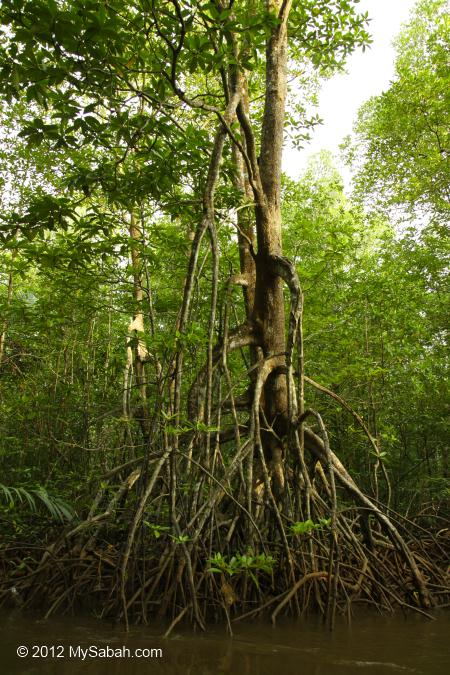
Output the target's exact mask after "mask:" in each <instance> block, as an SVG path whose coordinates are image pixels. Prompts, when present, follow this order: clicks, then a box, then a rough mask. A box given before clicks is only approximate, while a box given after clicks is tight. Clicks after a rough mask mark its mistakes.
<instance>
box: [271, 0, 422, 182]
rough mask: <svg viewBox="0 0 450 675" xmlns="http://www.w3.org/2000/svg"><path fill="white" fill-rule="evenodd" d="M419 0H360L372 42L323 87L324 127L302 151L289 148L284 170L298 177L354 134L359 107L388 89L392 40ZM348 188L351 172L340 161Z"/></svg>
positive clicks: (349, 60) (322, 115) (352, 57)
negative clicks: (318, 157)
mask: <svg viewBox="0 0 450 675" xmlns="http://www.w3.org/2000/svg"><path fill="white" fill-rule="evenodd" d="M415 4H416V0H361V2H360V3H359V11H364V12H365V11H368V12H369V16H370V18H371V22H370V24H369V31H370V33H371V36H372V39H373V43H372V45H371V46H370V48H368V49H366V51H365V52H362V50H361V49H360V50H358V51H357V52H356V53H354V54H353V55H352V56H351V57H350V58H349V59H348V61H347V67H346V71H347V72H346V74H339V75H335V76H334V77H332V78H331V79H330V80H328V81H327V82H325V83H324V84H323V86H322V90H321V93H320V95H319V108H318V114H319V116H320V117H321V118H322V119H323V121H324V123H323V125H322V126H320V127H318V128H316V130H315V131H314V135H313V138H312V140H311V142H310V143H309V144H308V145H307V146H305V148H304V149H303V150H301V151H298V150H293V149H289V148H286V150H285V153H284V162H283V168H284V170H285V171H286V172H287V173H288V174H289V175H290V176H292V177H293V178H297V177H298V176H299V174H300V173H301V172H302V171H303V170H304V168H305V167H306V165H307V162H308V158H309V157H311V155H313V154H315V153H317V152H319V151H320V150H322V149H327V150H330V151H331V152H333V153H338V146H339V144H340V143H341V142H342V139H343V138H344V136H346V135H347V134H349V133H351V131H352V126H353V123H354V121H355V120H356V115H357V112H358V109H359V107H360V106H361V104H362V103H364V101H366V100H367V99H368V98H370V97H371V96H374V95H376V94H380V93H381V92H382V91H383V90H385V89H387V88H388V86H389V82H390V80H391V79H392V76H393V74H394V59H395V50H394V49H393V47H392V41H393V39H394V38H395V37H396V36H397V35H398V33H399V32H400V29H401V26H402V24H403V23H405V22H407V21H408V18H409V15H410V12H411V9H412V8H413V7H414V5H415ZM337 164H338V166H339V168H340V170H341V172H342V174H343V176H344V180H345V183H346V186H347V187H349V186H350V183H351V175H350V172H349V170H348V169H347V168H346V167H342V166H341V165H340V164H339V163H338V162H337Z"/></svg>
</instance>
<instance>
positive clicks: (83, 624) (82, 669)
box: [0, 612, 450, 675]
mask: <svg viewBox="0 0 450 675" xmlns="http://www.w3.org/2000/svg"><path fill="white" fill-rule="evenodd" d="M0 622H1V628H2V630H1V632H0V672H3V673H6V674H8V675H9V673H11V674H13V673H23V674H24V675H34V674H35V673H36V674H39V675H42V674H45V675H47V674H48V675H56V674H57V675H72V674H73V675H75V674H76V673H83V675H91V674H92V675H93V674H94V673H95V675H117V674H118V673H127V675H128V674H129V675H147V674H148V675H150V674H152V675H227V674H228V673H229V674H230V675H231V674H232V675H349V674H350V675H351V674H352V673H356V674H359V673H360V674H361V675H395V673H405V675H407V674H408V673H417V674H423V675H448V673H449V672H450V657H449V648H448V643H449V639H450V630H449V629H450V616H449V615H448V614H443V615H440V616H439V617H438V620H437V621H433V622H432V621H428V620H427V619H425V618H422V617H417V616H409V617H408V618H407V619H404V618H403V617H401V616H395V617H379V616H374V615H369V616H368V615H364V616H362V617H359V618H358V619H354V621H353V624H352V626H351V627H349V626H348V625H346V624H345V623H344V622H342V623H339V624H338V625H337V626H336V629H335V631H334V632H333V633H331V634H330V633H329V632H328V631H327V630H326V629H325V628H324V627H323V626H322V624H321V623H320V622H318V621H316V620H310V621H308V622H305V621H303V622H293V621H285V622H280V623H279V624H278V626H277V627H276V628H272V626H270V625H268V624H267V623H263V622H253V623H246V624H244V623H242V624H239V623H237V624H235V635H234V637H233V638H229V637H227V635H226V632H225V628H224V627H222V626H220V627H219V626H216V627H214V628H213V629H211V630H209V631H208V632H207V633H204V634H197V633H193V632H192V631H188V630H183V629H182V628H179V627H178V626H177V628H176V629H175V631H174V632H173V633H172V635H171V637H170V638H169V639H166V640H164V639H162V638H161V637H160V635H161V632H162V631H159V632H158V631H157V630H155V628H153V629H152V628H142V627H139V628H134V629H132V630H131V631H130V633H128V634H127V633H124V632H123V630H122V629H120V628H117V627H114V628H112V627H111V626H110V625H109V624H105V623H100V622H96V621H93V620H91V619H84V618H79V617H77V618H67V617H64V618H58V619H55V618H53V619H51V620H48V621H43V620H41V619H33V618H31V617H30V616H25V617H24V616H21V615H20V614H19V613H17V612H9V613H7V612H3V613H2V614H0ZM20 645H22V646H25V647H27V648H28V650H29V655H28V656H27V657H25V658H19V657H18V656H17V654H16V650H17V648H18V647H19V646H20ZM34 645H45V647H50V646H51V645H54V646H55V650H54V654H55V655H54V657H53V658H52V657H51V656H50V654H49V656H47V658H33V657H32V656H31V654H32V653H33V651H35V652H37V647H34ZM90 646H92V647H94V648H95V649H96V650H97V652H96V653H98V654H104V653H106V649H107V648H108V647H109V653H111V650H112V649H114V650H122V652H121V653H123V654H124V656H123V657H122V658H119V657H115V658H114V657H111V658H102V657H101V656H98V657H97V658H95V657H89V656H87V657H86V658H85V660H82V657H81V655H82V653H83V652H82V651H81V650H86V649H88V648H89V647H90ZM127 649H128V650H129V656H127V654H128V652H127ZM150 649H156V650H158V649H161V650H162V656H158V654H159V652H154V657H153V658H151V657H150V655H148V656H147V658H145V656H144V657H142V658H138V655H140V654H141V653H142V652H139V651H138V652H137V653H136V651H137V650H150ZM77 650H78V652H77ZM101 650H103V651H101ZM41 653H42V654H45V653H46V648H43V649H42V650H41ZM71 653H72V657H71ZM74 653H78V658H77V657H76V656H75V655H74ZM91 653H95V652H94V651H93V650H91ZM115 653H116V654H117V653H119V652H117V651H116V652H115ZM58 654H59V655H60V658H58V657H57V655H58ZM144 654H146V652H144ZM148 654H150V652H148Z"/></svg>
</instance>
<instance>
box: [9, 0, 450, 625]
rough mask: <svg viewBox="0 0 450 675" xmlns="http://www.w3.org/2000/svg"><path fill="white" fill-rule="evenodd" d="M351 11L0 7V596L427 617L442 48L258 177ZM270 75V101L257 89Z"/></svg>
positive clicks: (440, 43)
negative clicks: (352, 174) (346, 130)
mask: <svg viewBox="0 0 450 675" xmlns="http://www.w3.org/2000/svg"><path fill="white" fill-rule="evenodd" d="M356 5H357V2H356V0H355V1H353V0H351V1H349V0H327V1H326V2H316V1H310V0H305V1H304V2H293V3H292V6H291V2H290V1H289V0H284V1H283V2H279V1H278V0H273V1H269V2H268V3H267V4H266V3H261V2H256V0H239V1H236V2H230V3H227V2H224V0H214V1H213V2H206V3H205V2H201V1H198V2H197V1H196V0H180V1H179V0H167V1H164V0H158V1H152V0H132V1H130V2H123V0H110V1H108V2H97V1H95V0H91V1H89V2H86V0H83V1H81V0H79V1H78V0H71V1H70V2H62V1H61V2H60V1H59V0H21V2H16V1H15V0H5V1H4V2H3V3H2V8H1V16H2V21H3V25H4V30H3V45H2V47H1V51H0V68H1V73H2V77H1V88H0V91H1V96H2V102H3V106H2V112H1V113H0V122H1V126H0V182H1V186H2V208H1V213H0V233H1V237H2V256H1V260H0V275H1V282H2V283H1V287H0V321H1V324H0V385H1V389H0V468H1V473H0V533H1V536H2V543H0V564H1V569H0V584H1V586H0V600H2V599H3V600H4V601H10V600H11V599H12V597H13V594H12V592H11V588H12V587H14V597H16V596H17V597H18V600H17V601H20V602H22V603H24V604H26V605H27V606H30V605H32V604H35V605H36V604H41V605H45V606H46V608H47V609H48V611H49V612H51V611H55V610H57V609H58V608H59V609H61V608H64V609H70V608H74V607H77V606H79V605H80V604H81V603H83V602H84V603H85V604H89V606H92V607H94V608H95V609H97V610H99V609H100V608H101V610H102V615H108V614H110V615H114V616H116V617H119V618H121V619H122V620H124V621H125V622H128V618H129V617H130V616H131V617H132V618H133V620H136V621H147V620H148V619H149V618H150V617H151V616H153V615H154V614H155V613H156V614H159V615H160V616H166V617H172V618H174V617H175V618H176V619H179V618H182V617H183V616H184V615H187V616H190V617H191V618H192V620H193V621H196V622H197V623H198V624H199V625H200V626H204V624H205V621H206V620H207V618H208V617H210V616H220V615H222V614H224V615H225V616H226V618H227V620H228V621H230V617H231V615H232V614H236V615H237V614H241V615H242V614H246V613H249V614H255V613H257V612H259V611H261V610H262V609H265V608H269V607H270V609H271V611H272V617H273V619H275V617H276V615H277V614H278V613H279V612H280V611H282V610H283V611H286V610H287V611H290V612H292V613H294V614H295V613H299V612H302V611H304V610H305V609H306V608H314V609H318V610H319V611H321V612H323V614H324V616H326V617H327V618H328V621H329V622H330V624H331V625H332V624H333V620H334V619H333V618H334V614H335V612H336V610H339V611H343V610H344V609H345V608H349V607H350V605H351V603H352V602H365V603H369V604H376V605H377V606H378V607H380V608H384V609H388V608H391V607H394V606H395V605H401V606H403V607H405V606H407V607H414V608H417V609H420V608H425V609H427V608H429V607H432V606H433V605H445V604H446V602H448V592H447V591H446V590H445V574H444V570H443V562H444V559H445V544H446V542H448V531H447V530H446V529H445V523H446V520H445V519H446V516H448V511H447V510H446V498H448V494H449V489H448V444H447V439H446V415H447V414H448V399H447V389H446V385H447V382H448V355H447V335H446V318H447V315H448V295H446V291H447V289H446V283H447V278H446V274H447V271H448V238H447V237H446V227H447V224H448V217H447V214H448V196H449V183H448V177H449V168H448V151H449V144H448V129H449V127H450V124H449V110H450V101H449V93H448V92H449V88H448V64H447V60H448V47H449V42H450V40H449V30H450V27H449V19H448V14H446V12H445V5H446V3H445V2H443V0H421V1H420V2H419V3H418V5H417V7H416V9H415V12H414V14H413V16H412V18H411V21H410V23H409V24H408V25H407V26H406V27H405V28H404V30H403V32H402V34H401V35H400V37H399V38H398V41H397V53H398V56H397V64H396V76H395V79H394V81H393V82H392V83H391V86H390V88H389V89H388V90H387V91H386V92H384V93H383V94H382V95H380V96H378V97H376V98H374V99H372V100H370V101H368V102H367V103H366V104H365V105H364V106H363V108H362V110H361V111H360V115H359V119H358V121H357V124H356V126H355V133H354V137H353V138H351V139H347V141H346V143H345V153H346V156H347V159H348V161H349V162H350V163H352V164H353V166H354V168H355V170H356V179H355V185H356V190H355V194H354V195H353V197H352V198H350V197H348V196H346V194H345V192H344V186H343V181H342V179H341V177H340V175H339V173H338V171H337V170H336V168H335V167H334V166H333V160H332V158H331V157H330V156H329V155H328V154H327V153H325V152H324V153H322V154H320V155H319V156H317V157H316V158H315V159H314V160H313V161H312V162H311V164H310V166H309V168H308V170H307V171H306V172H305V173H304V175H303V176H302V177H301V178H300V180H298V181H294V180H292V179H291V178H288V177H287V176H282V175H281V157H282V146H283V135H286V134H288V135H289V137H290V138H291V139H294V142H296V143H298V144H301V143H303V142H304V141H305V140H306V139H307V138H308V136H309V134H311V133H312V132H313V128H314V126H315V124H317V119H316V117H315V116H314V115H310V114H309V113H308V112H307V111H309V110H310V109H311V104H312V102H313V101H314V98H315V91H316V86H317V84H318V82H319V81H320V78H323V77H327V76H329V75H331V74H332V73H333V72H335V71H337V70H339V69H340V68H342V67H343V64H344V63H345V59H346V57H347V56H348V54H350V53H351V52H352V51H354V50H355V49H357V48H359V47H363V48H364V47H365V46H367V45H368V44H369V43H370V37H369V33H368V29H367V19H368V17H367V16H365V15H363V14H358V13H357V6H356ZM287 75H288V86H287V95H286V77H287Z"/></svg>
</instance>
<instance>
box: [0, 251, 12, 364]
mask: <svg viewBox="0 0 450 675" xmlns="http://www.w3.org/2000/svg"><path fill="white" fill-rule="evenodd" d="M12 262H13V261H11V266H12ZM12 296H13V273H12V269H11V270H10V272H9V274H8V288H7V293H6V308H5V317H4V319H3V322H2V327H1V333H0V369H1V367H2V364H3V358H4V356H5V345H6V334H7V331H8V312H9V309H10V307H11V301H12Z"/></svg>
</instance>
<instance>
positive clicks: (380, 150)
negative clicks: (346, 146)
mask: <svg viewBox="0 0 450 675" xmlns="http://www.w3.org/2000/svg"><path fill="white" fill-rule="evenodd" d="M396 47H397V61H396V75H395V78H394V80H393V82H392V83H391V86H390V87H389V89H388V90H387V91H386V92H384V93H383V94H381V95H380V96H376V97H374V98H372V99H370V100H369V101H368V102H367V103H366V104H365V105H364V106H363V107H362V108H361V111H360V113H359V119H358V122H357V124H356V127H355V138H354V141H353V142H352V145H351V150H350V152H349V159H350V160H353V162H354V164H355V168H356V169H357V170H358V174H357V179H356V186H357V190H358V194H359V196H360V197H361V198H362V199H364V200H365V201H366V202H367V203H369V204H371V205H375V206H376V207H377V208H379V209H383V208H386V207H391V211H392V210H393V209H392V207H395V206H398V205H402V206H404V207H406V208H408V209H409V210H410V211H411V212H412V213H413V214H416V215H419V216H420V215H421V213H423V212H425V213H427V214H429V215H431V216H432V217H433V218H440V219H442V220H443V222H445V221H446V220H447V219H448V197H449V191H448V186H449V177H450V172H449V164H448V157H449V152H450V147H449V134H448V129H449V128H450V93H449V92H450V87H449V74H448V53H449V50H450V20H449V15H448V3H447V2H446V1H445V0H421V1H420V2H418V3H417V6H416V9H415V11H414V14H413V17H412V20H411V21H410V23H409V24H408V25H406V26H405V28H404V29H403V31H402V32H401V34H400V36H399V38H398V39H397V42H396Z"/></svg>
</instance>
